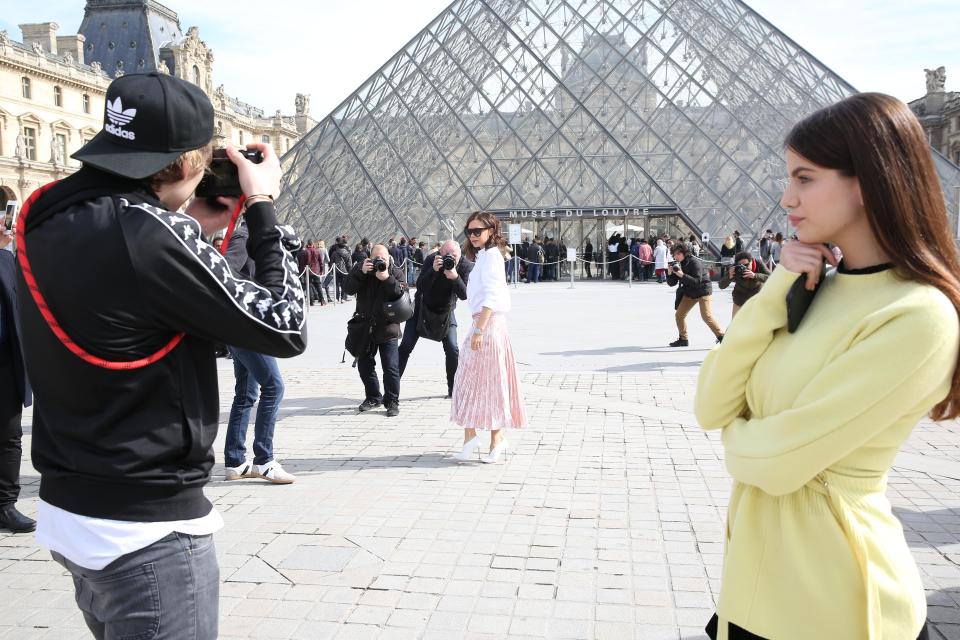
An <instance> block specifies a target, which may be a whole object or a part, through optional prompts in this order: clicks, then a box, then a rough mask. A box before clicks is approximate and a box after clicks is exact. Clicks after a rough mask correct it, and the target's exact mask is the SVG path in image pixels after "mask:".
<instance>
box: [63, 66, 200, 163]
mask: <svg viewBox="0 0 960 640" xmlns="http://www.w3.org/2000/svg"><path fill="white" fill-rule="evenodd" d="M211 139H213V105H211V104H210V99H209V98H207V94H205V93H204V92H203V90H202V89H200V87H198V86H196V85H194V84H191V83H189V82H187V81H186V80H180V79H179V78H175V77H173V76H171V75H167V74H164V73H157V72H151V73H138V74H130V75H126V76H121V77H119V78H117V79H116V80H114V81H113V82H111V83H110V86H109V87H107V105H106V109H105V110H104V115H103V130H102V131H100V133H98V134H97V135H96V136H94V138H93V140H91V141H90V142H88V143H87V144H85V145H83V147H81V148H80V150H79V151H77V152H76V153H74V154H73V155H72V156H71V157H72V158H75V159H77V160H79V161H80V162H82V163H84V164H88V165H90V166H93V167H96V168H98V169H102V170H104V171H109V172H110V173H115V174H117V175H119V176H124V177H126V178H134V179H137V180H139V179H142V178H146V177H148V176H151V175H153V174H155V173H156V172H158V171H160V170H161V169H163V168H164V167H166V166H168V165H169V164H170V163H172V162H173V161H174V160H176V159H177V158H178V157H180V155H181V154H182V153H184V152H185V151H191V150H193V149H199V148H200V147H202V146H204V145H205V144H207V143H208V142H210V140H211Z"/></svg>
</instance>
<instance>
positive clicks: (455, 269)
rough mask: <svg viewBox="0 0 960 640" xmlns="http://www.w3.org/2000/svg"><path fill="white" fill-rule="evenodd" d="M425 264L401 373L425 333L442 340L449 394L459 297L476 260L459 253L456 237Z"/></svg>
mask: <svg viewBox="0 0 960 640" xmlns="http://www.w3.org/2000/svg"><path fill="white" fill-rule="evenodd" d="M426 260H427V262H426V266H425V267H424V268H423V269H422V270H421V271H420V277H419V278H417V295H416V296H415V297H414V311H413V317H411V318H410V319H409V320H407V324H406V325H405V326H404V330H403V340H402V341H401V342H400V376H401V377H402V376H403V372H404V370H405V369H406V368H407V360H408V359H409V358H410V353H411V352H412V351H413V348H414V347H415V346H416V345H417V341H418V340H419V339H420V338H421V337H423V338H428V339H430V340H439V341H440V342H442V343H443V355H444V356H445V357H446V365H447V397H448V398H449V397H450V395H451V394H452V393H453V379H454V377H455V376H456V375H457V364H458V363H459V361H460V348H459V347H458V346H457V317H456V315H455V313H454V312H455V311H456V308H457V300H458V299H459V300H466V299H467V282H468V281H469V279H470V272H471V271H472V270H473V263H472V262H470V261H469V260H467V259H466V258H463V257H461V255H460V245H459V244H457V243H456V242H455V241H453V240H447V241H446V242H444V243H443V246H442V247H441V248H440V251H438V252H436V253H431V254H430V255H429V256H427V258H426Z"/></svg>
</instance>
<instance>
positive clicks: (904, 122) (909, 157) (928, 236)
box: [784, 93, 960, 420]
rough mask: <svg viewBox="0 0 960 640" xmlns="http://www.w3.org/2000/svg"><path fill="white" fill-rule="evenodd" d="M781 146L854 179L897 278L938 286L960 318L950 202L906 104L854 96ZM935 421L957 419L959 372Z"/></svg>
mask: <svg viewBox="0 0 960 640" xmlns="http://www.w3.org/2000/svg"><path fill="white" fill-rule="evenodd" d="M784 145H785V146H786V147H787V148H789V149H792V150H793V151H795V152H796V153H797V154H799V155H801V156H803V157H804V158H806V159H807V160H809V161H810V162H812V163H814V164H816V165H818V166H821V167H825V168H827V169H834V170H837V171H839V172H840V173H841V174H842V175H845V176H848V177H856V178H857V180H858V181H859V182H860V191H861V193H862V194H863V203H864V206H865V208H866V211H867V219H868V220H869V221H870V227H871V229H872V230H873V233H874V235H875V236H876V237H877V241H878V242H879V243H880V247H881V248H882V249H883V250H884V252H885V253H886V254H887V256H888V257H889V258H890V261H891V263H892V264H893V266H894V268H895V269H896V273H897V274H898V275H899V276H900V277H902V278H906V279H908V280H913V281H915V282H922V283H924V284H929V285H931V286H934V287H936V288H937V289H939V290H940V291H942V292H943V293H944V295H946V296H947V297H948V298H949V299H950V301H951V302H952V303H953V306H954V307H955V308H956V309H957V313H958V314H960V275H958V274H960V259H958V257H957V247H956V245H955V244H954V239H953V233H952V231H951V229H950V223H949V221H948V219H947V207H946V202H945V201H944V197H943V191H942V189H941V186H940V180H939V178H938V177H937V172H936V169H935V168H934V165H933V156H932V155H931V152H930V146H929V144H928V143H927V137H926V135H924V133H923V127H922V126H920V122H919V121H918V120H917V118H916V116H914V115H913V112H912V111H910V108H909V107H907V105H905V104H904V103H903V102H901V101H900V100H897V99H896V98H894V97H892V96H888V95H884V94H882V93H861V94H858V95H854V96H851V97H849V98H847V99H845V100H842V101H840V102H838V103H836V104H834V105H831V106H829V107H826V108H824V109H821V110H819V111H817V112H816V113H813V114H811V115H810V116H808V117H807V118H805V119H804V120H802V121H801V122H800V123H798V124H797V125H796V126H794V127H793V129H792V130H791V131H790V133H789V134H787V138H786V140H785V143H784ZM958 360H960V354H958ZM930 416H931V417H932V418H933V419H934V420H949V419H953V418H956V417H958V416H960V366H958V367H957V369H956V370H955V372H954V374H953V381H952V384H951V386H950V394H949V395H948V396H947V397H946V399H945V400H943V402H941V403H940V404H938V405H937V406H936V407H934V408H933V411H932V412H931V413H930Z"/></svg>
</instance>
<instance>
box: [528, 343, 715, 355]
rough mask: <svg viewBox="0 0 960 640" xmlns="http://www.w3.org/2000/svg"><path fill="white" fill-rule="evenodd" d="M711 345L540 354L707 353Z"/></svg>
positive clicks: (544, 353)
mask: <svg viewBox="0 0 960 640" xmlns="http://www.w3.org/2000/svg"><path fill="white" fill-rule="evenodd" d="M711 348H712V347H708V348H706V349H697V348H690V347H682V348H676V349H675V348H672V347H668V346H667V345H663V346H662V347H637V346H633V345H631V346H625V347H606V348H603V349H584V350H582V351H546V352H543V353H540V354H539V355H541V356H567V357H573V356H614V355H620V354H624V353H691V352H692V353H707V352H708V351H710V349H711Z"/></svg>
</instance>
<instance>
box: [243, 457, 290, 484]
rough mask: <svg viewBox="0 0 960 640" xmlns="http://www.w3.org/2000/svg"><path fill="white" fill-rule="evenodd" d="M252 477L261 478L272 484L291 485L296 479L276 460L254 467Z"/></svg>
mask: <svg viewBox="0 0 960 640" xmlns="http://www.w3.org/2000/svg"><path fill="white" fill-rule="evenodd" d="M253 474H254V476H256V477H257V478H263V479H264V480H267V481H269V482H272V483H273V484H291V483H292V482H293V481H294V480H296V479H297V477H296V476H295V475H293V474H292V473H287V472H286V471H284V470H283V467H281V466H280V463H279V462H277V461H276V460H271V461H270V462H268V463H267V464H257V465H254V471H253Z"/></svg>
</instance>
